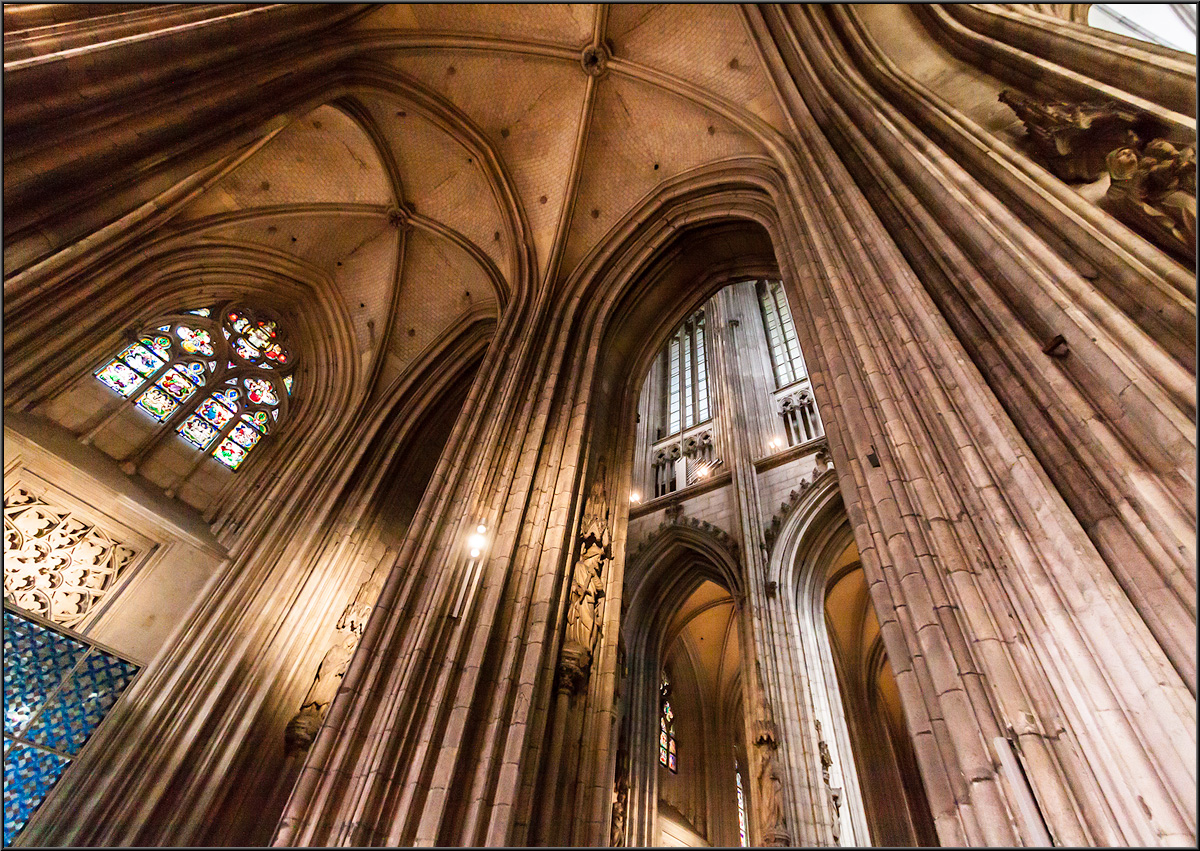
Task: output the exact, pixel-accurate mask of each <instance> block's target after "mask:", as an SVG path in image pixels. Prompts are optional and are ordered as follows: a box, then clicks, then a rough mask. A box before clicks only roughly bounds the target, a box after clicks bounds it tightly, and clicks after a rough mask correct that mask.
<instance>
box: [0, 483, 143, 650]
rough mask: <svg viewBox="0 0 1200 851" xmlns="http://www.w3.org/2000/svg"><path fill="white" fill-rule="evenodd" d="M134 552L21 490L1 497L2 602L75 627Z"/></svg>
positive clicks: (120, 574)
mask: <svg viewBox="0 0 1200 851" xmlns="http://www.w3.org/2000/svg"><path fill="white" fill-rule="evenodd" d="M137 554H138V553H137V551H136V550H135V549H134V547H132V546H130V545H129V544H128V543H127V542H124V541H121V540H118V539H116V538H114V537H113V536H112V535H111V534H110V533H109V532H107V531H105V530H104V529H103V528H101V527H100V526H99V525H97V524H95V523H93V522H90V521H88V520H85V519H82V518H80V517H77V516H76V515H74V514H73V513H72V512H71V511H70V510H69V509H66V508H61V507H58V506H55V505H52V504H51V503H49V502H47V501H46V499H45V498H43V497H40V496H36V495H34V494H33V493H31V492H30V491H28V490H26V489H25V488H24V487H16V488H13V489H12V490H11V491H10V492H9V493H7V494H5V497H4V598H5V599H6V600H10V601H12V602H13V603H15V604H16V605H18V606H20V607H21V608H22V609H24V610H25V611H28V612H32V613H34V614H36V615H39V616H41V617H44V618H46V619H47V620H52V621H54V622H55V623H60V624H62V625H63V626H68V627H74V626H77V625H78V624H79V623H80V622H81V621H82V620H83V619H84V618H86V617H87V616H88V615H89V614H90V613H91V612H92V611H93V610H94V609H95V608H96V606H97V605H98V604H99V603H100V601H101V600H102V599H103V598H104V597H105V596H106V595H107V593H108V592H109V590H110V589H112V588H113V587H114V586H115V585H116V584H117V582H118V581H119V580H120V579H122V578H123V577H124V575H125V571H126V570H127V569H128V568H129V567H130V566H131V565H132V564H133V563H134V560H135V558H136V557H137Z"/></svg>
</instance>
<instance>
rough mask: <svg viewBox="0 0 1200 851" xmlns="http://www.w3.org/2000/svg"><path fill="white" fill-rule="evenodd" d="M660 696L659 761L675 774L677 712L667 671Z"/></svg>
mask: <svg viewBox="0 0 1200 851" xmlns="http://www.w3.org/2000/svg"><path fill="white" fill-rule="evenodd" d="M659 697H660V702H661V705H662V711H661V712H659V716H658V728H659V729H658V762H659V764H660V765H662V766H665V767H666V768H669V769H670V770H671V773H672V774H674V773H677V772H678V771H679V766H678V764H677V763H676V754H675V712H674V711H673V710H672V709H671V681H670V680H669V679H667V672H666V671H663V673H662V684H661V685H660V686H659Z"/></svg>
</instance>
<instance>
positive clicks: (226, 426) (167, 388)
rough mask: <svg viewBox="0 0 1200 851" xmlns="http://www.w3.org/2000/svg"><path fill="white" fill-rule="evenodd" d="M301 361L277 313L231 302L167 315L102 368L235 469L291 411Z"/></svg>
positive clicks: (127, 393)
mask: <svg viewBox="0 0 1200 851" xmlns="http://www.w3.org/2000/svg"><path fill="white" fill-rule="evenodd" d="M294 366H295V363H294V359H293V356H292V354H291V352H290V351H289V349H288V348H287V345H286V341H285V334H284V331H283V328H282V327H281V326H280V324H279V321H278V320H277V319H276V318H275V317H273V316H272V315H270V314H268V313H261V314H259V313H256V312H254V311H252V310H250V309H248V308H246V307H244V306H242V305H237V304H229V305H224V306H222V307H220V308H207V307H205V308H200V309H199V310H189V311H185V312H182V313H178V314H172V315H169V316H165V317H163V318H162V319H161V320H159V321H158V322H156V323H154V325H153V326H152V327H151V328H149V329H148V330H146V331H145V332H144V333H142V334H139V335H138V337H137V339H136V340H135V341H134V342H133V343H131V344H130V345H128V346H126V347H125V348H124V349H122V350H121V352H120V353H118V354H117V356H116V357H115V358H113V359H112V360H111V361H109V362H108V363H107V364H105V365H104V366H103V367H101V368H100V369H98V370H96V373H95V375H96V378H97V379H99V380H100V381H102V382H103V383H104V384H106V385H107V386H108V387H109V388H111V389H112V390H114V391H115V392H117V393H119V394H121V395H122V396H124V397H125V398H126V399H128V400H129V401H130V402H132V403H133V404H134V405H135V406H136V407H137V408H138V409H139V410H141V411H142V412H143V413H144V414H146V415H147V416H149V417H150V418H151V419H152V420H154V421H155V422H158V423H162V424H163V425H162V428H163V429H164V430H165V429H171V430H173V431H174V432H176V433H177V434H178V435H179V437H180V438H181V439H182V440H185V441H187V443H189V444H191V445H192V446H193V447H195V448H196V449H197V450H200V451H201V452H206V453H208V454H209V455H211V456H212V457H213V458H215V459H216V460H217V461H219V462H220V463H221V464H223V465H225V466H226V467H228V468H229V469H231V470H236V469H237V468H238V467H239V466H240V465H241V464H242V462H243V461H244V460H245V459H246V456H247V455H248V454H249V453H250V451H251V450H252V449H253V448H254V447H255V446H256V445H257V444H258V442H259V440H260V439H261V438H262V437H263V436H264V435H266V434H268V433H269V432H270V431H271V429H272V428H274V427H275V426H276V424H277V423H278V422H279V421H280V419H281V418H282V417H283V416H284V415H286V413H287V402H288V397H289V396H290V395H291V393H292V375H291V372H292V369H293V367H294Z"/></svg>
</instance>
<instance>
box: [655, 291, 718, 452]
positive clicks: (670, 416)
mask: <svg viewBox="0 0 1200 851" xmlns="http://www.w3.org/2000/svg"><path fill="white" fill-rule="evenodd" d="M662 358H663V378H664V381H663V387H662V397H663V398H662V411H663V422H662V427H661V430H660V434H659V437H660V439H661V438H663V437H669V436H671V435H673V434H678V433H679V432H680V431H685V430H687V429H689V428H691V427H692V426H695V425H699V424H700V423H702V422H704V421H706V420H708V419H710V418H711V417H712V411H711V408H710V405H709V398H708V357H707V354H706V351H705V342H704V311H703V310H698V311H696V312H695V313H693V314H692V315H691V316H689V317H688V318H687V319H686V320H685V321H684V323H683V324H682V325H680V326H679V328H678V329H677V330H676V331H675V333H674V334H673V335H672V336H671V339H670V340H668V341H667V345H666V346H665V347H664V348H663V353H662Z"/></svg>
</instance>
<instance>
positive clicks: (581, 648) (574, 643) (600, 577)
mask: <svg viewBox="0 0 1200 851" xmlns="http://www.w3.org/2000/svg"><path fill="white" fill-rule="evenodd" d="M611 558H612V541H611V537H610V532H609V508H608V493H607V490H606V483H605V468H604V464H603V462H601V464H600V468H599V470H598V471H597V473H596V477H595V479H594V480H593V481H592V487H591V491H590V492H589V493H588V497H587V502H586V503H585V507H584V514H583V523H582V524H581V527H580V530H579V552H578V555H577V556H576V558H575V566H574V569H573V571H572V574H571V599H570V604H569V606H568V608H567V632H566V637H565V641H564V645H563V651H564V655H566V654H567V653H568V651H570V652H571V653H572V654H574V655H576V656H579V657H582V664H583V668H584V672H585V675H586V670H587V667H588V666H589V665H590V663H591V659H592V655H593V654H594V652H595V647H596V643H597V641H598V639H599V637H600V601H601V600H602V599H603V598H604V568H605V566H606V565H607V564H608V562H609V561H610V560H611Z"/></svg>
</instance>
